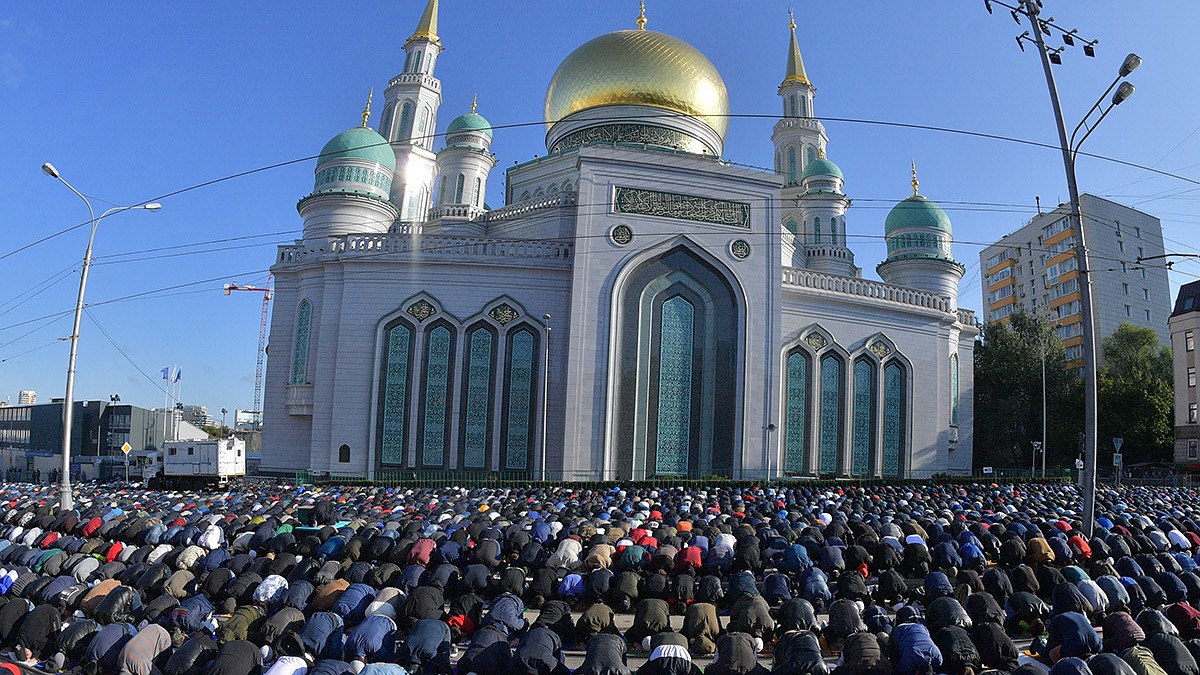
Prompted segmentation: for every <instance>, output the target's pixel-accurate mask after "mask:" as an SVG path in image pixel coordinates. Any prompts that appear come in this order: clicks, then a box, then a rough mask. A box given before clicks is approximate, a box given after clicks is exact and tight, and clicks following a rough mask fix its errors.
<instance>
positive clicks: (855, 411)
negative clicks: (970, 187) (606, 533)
mask: <svg viewBox="0 0 1200 675" xmlns="http://www.w3.org/2000/svg"><path fill="white" fill-rule="evenodd" d="M781 37H782V36H781ZM781 46H782V45H781ZM442 49H443V44H442V40H441V37H440V36H439V35H438V0H428V4H427V6H426V7H425V9H424V12H423V14H422V15H421V17H420V19H419V22H418V24H417V28H416V31H415V32H414V33H413V34H412V36H411V37H409V38H408V40H407V41H406V42H405V44H404V51H405V54H406V58H405V63H404V66H403V70H402V71H401V72H400V73H399V74H398V75H396V76H395V77H393V78H392V79H391V80H390V81H389V82H388V84H387V87H386V89H385V90H384V98H385V100H384V104H383V109H382V114H381V115H380V119H379V126H378V130H375V129H372V128H370V127H369V126H368V123H369V119H370V103H369V102H368V109H367V111H365V112H364V114H363V124H362V126H359V127H355V128H352V129H349V130H347V131H344V132H342V133H340V134H338V135H337V136H334V137H333V139H332V140H330V141H329V142H328V143H327V144H326V145H325V147H324V149H323V150H322V152H321V155H320V158H319V159H318V162H317V165H316V168H315V181H314V185H313V189H312V192H311V193H310V194H308V195H307V196H305V197H303V198H302V199H301V200H300V201H299V204H298V206H297V209H298V211H299V213H300V218H301V219H302V221H303V224H304V229H303V238H302V239H300V240H297V241H296V242H295V243H294V244H291V245H286V246H281V247H280V248H279V250H278V254H277V257H276V259H275V263H274V265H273V267H272V271H273V273H274V275H275V284H276V291H275V308H274V313H273V316H272V319H271V333H270V354H271V356H270V359H269V360H268V364H267V373H266V401H265V405H264V411H263V414H264V442H263V450H262V470H263V471H265V472H275V473H288V472H293V471H296V470H297V469H308V470H310V471H314V472H329V473H330V474H332V475H335V476H347V477H348V476H357V477H367V478H376V479H380V478H386V477H388V476H396V475H404V476H411V475H427V476H438V475H446V476H448V477H451V476H453V477H461V478H464V479H467V478H469V477H471V476H481V475H483V474H488V475H498V476H509V477H512V478H548V479H563V480H596V479H604V480H637V479H650V478H659V479H667V478H680V477H691V478H703V477H710V476H726V477H732V478H741V479H760V478H764V477H767V476H771V477H796V478H811V477H820V478H837V477H847V478H854V477H872V476H882V477H900V478H928V477H930V476H931V475H932V474H934V473H937V472H947V473H963V472H968V471H969V470H970V468H971V453H972V437H971V429H972V382H973V380H972V353H973V344H974V338H975V337H976V335H977V334H978V327H977V324H976V321H975V317H974V315H973V313H972V312H970V311H968V310H964V309H960V308H959V307H958V284H959V281H960V280H961V279H962V276H963V273H964V271H965V270H964V267H963V265H962V264H961V263H959V262H957V261H956V260H955V259H954V258H953V255H952V250H951V244H952V236H951V226H950V219H949V218H948V217H947V215H946V213H945V212H944V211H943V210H942V209H941V208H940V207H939V206H938V205H937V204H936V203H934V202H933V201H931V200H929V199H927V198H926V197H924V196H922V195H921V194H919V191H918V182H917V176H916V170H915V168H914V169H913V180H912V195H911V196H909V197H907V198H905V199H903V200H902V201H900V202H899V203H897V204H896V206H895V207H894V208H893V209H892V210H891V211H890V213H889V214H888V216H887V219H886V221H885V222H884V226H883V227H884V236H885V238H886V242H887V258H886V259H885V260H884V261H883V262H882V263H880V264H879V265H878V266H877V267H876V271H877V273H878V275H879V277H880V278H881V279H883V281H882V282H881V281H874V280H870V279H866V278H863V276H862V270H861V269H860V268H859V267H858V266H856V265H855V262H854V252H853V251H852V250H851V249H850V247H849V246H848V244H847V240H846V231H847V223H846V215H847V208H848V206H849V205H850V198H849V197H848V196H847V193H846V192H845V190H844V180H843V174H842V171H841V169H840V168H839V167H838V166H837V165H836V164H834V163H833V162H832V161H831V160H830V159H829V158H828V157H827V153H826V144H827V141H828V138H827V135H826V132H825V127H824V126H823V125H822V124H821V122H820V121H819V119H818V118H817V117H816V113H815V107H814V104H815V100H814V94H815V89H814V87H813V85H812V82H811V81H810V80H809V78H808V75H807V73H806V72H805V69H804V62H803V60H802V59H801V56H800V49H799V45H798V43H797V40H796V30H795V23H794V22H793V23H792V26H791V42H790V44H789V46H788V49H787V58H786V62H785V66H786V68H785V70H784V71H783V77H782V81H781V83H780V85H779V98H780V118H779V121H778V122H776V123H775V125H774V130H773V132H772V140H773V142H774V145H775V148H776V150H775V157H774V166H775V170H774V172H766V171H760V170H751V169H747V168H742V167H739V166H734V165H732V164H731V163H729V162H727V161H724V160H722V155H723V151H724V140H725V132H726V128H727V126H728V120H729V118H728V113H729V102H728V95H727V92H726V88H725V83H724V81H723V80H722V78H721V75H720V73H719V72H718V71H717V69H716V67H714V66H713V64H712V63H711V62H710V61H709V60H708V59H707V58H706V57H705V56H704V55H703V54H702V53H700V52H699V51H698V50H696V49H695V48H694V47H692V46H691V45H689V44H688V43H686V42H684V41H682V40H680V39H679V38H676V37H673V36H671V35H666V34H664V33H660V32H656V31H653V30H647V29H646V18H645V12H644V10H643V12H642V15H641V16H640V17H639V18H638V20H637V27H636V28H635V29H631V30H618V31H615V32H612V33H607V34H605V35H601V36H599V37H596V38H594V39H592V40H590V41H589V42H587V43H585V44H583V45H582V46H580V47H579V48H577V49H576V50H575V51H574V52H572V53H571V54H569V55H567V57H566V58H565V59H564V60H563V61H562V63H561V65H560V66H559V67H558V70H557V71H556V72H555V73H554V76H553V78H552V79H551V81H550V84H549V87H548V89H547V92H546V101H545V120H546V127H547V131H546V149H547V152H545V153H543V154H541V156H537V155H534V159H532V160H529V161H525V162H524V163H520V164H516V165H514V166H512V167H511V168H509V169H508V170H507V175H506V181H505V190H506V194H505V195H503V199H502V201H503V206H500V207H498V208H493V207H491V206H489V205H488V204H489V202H488V199H487V194H486V190H487V185H488V175H489V172H490V171H491V170H492V169H493V168H494V167H495V165H496V161H497V159H496V156H495V155H493V154H491V153H490V152H489V145H490V143H491V141H492V128H491V126H490V125H489V123H488V121H487V120H486V119H485V118H484V117H483V116H482V115H480V114H479V113H478V112H476V110H475V105H474V104H473V105H472V107H471V111H470V112H466V113H465V114H462V115H459V116H458V117H455V118H454V119H453V120H451V121H450V123H449V124H448V125H446V126H445V127H444V133H439V132H438V131H437V130H438V128H439V127H438V124H437V118H438V112H439V106H440V103H441V91H442V82H441V81H440V80H438V79H437V77H436V76H435V72H436V66H437V62H438V58H439V56H440V55H441V53H442ZM460 86H464V87H465V86H469V83H463V84H462V85H460ZM492 199H493V201H500V200H497V199H496V198H495V196H493V198H492Z"/></svg>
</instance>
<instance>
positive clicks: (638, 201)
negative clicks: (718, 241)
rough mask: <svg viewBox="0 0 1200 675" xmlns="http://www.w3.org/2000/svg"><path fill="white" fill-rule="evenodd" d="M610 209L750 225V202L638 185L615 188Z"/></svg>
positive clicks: (743, 225) (713, 222) (717, 222)
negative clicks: (694, 195) (696, 195)
mask: <svg viewBox="0 0 1200 675" xmlns="http://www.w3.org/2000/svg"><path fill="white" fill-rule="evenodd" d="M613 211H615V212H617V213H632V214H637V215H642V216H660V217H663V218H675V219H678V220H692V221H695V222H698V223H712V224H714V225H732V226H734V227H744V228H747V229H749V227H750V205H749V204H746V203H745V202H734V201H729V200H726V199H712V198H709V197H693V196H691V195H681V194H675V193H673V192H658V191H657V190H643V189H641V188H629V187H618V188H617V189H616V194H615V196H614V199H613Z"/></svg>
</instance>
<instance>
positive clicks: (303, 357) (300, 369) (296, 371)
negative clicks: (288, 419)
mask: <svg viewBox="0 0 1200 675" xmlns="http://www.w3.org/2000/svg"><path fill="white" fill-rule="evenodd" d="M311 323H312V304H311V303H309V301H307V300H304V301H301V303H300V307H299V308H297V310H296V341H295V342H294V343H293V344H294V346H293V348H292V384H308V333H309V327H310V324H311Z"/></svg>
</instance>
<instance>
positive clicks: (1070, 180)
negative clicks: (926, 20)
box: [1021, 0, 1142, 537]
mask: <svg viewBox="0 0 1200 675" xmlns="http://www.w3.org/2000/svg"><path fill="white" fill-rule="evenodd" d="M1039 4H1040V3H1039V2H1036V1H1035V0H1022V3H1021V6H1022V8H1023V9H1024V11H1025V13H1026V14H1027V16H1029V18H1030V23H1031V24H1032V26H1033V37H1034V41H1035V42H1037V45H1038V51H1039V52H1040V54H1039V55H1040V56H1041V60H1042V70H1043V71H1045V75H1046V87H1047V88H1048V89H1049V90H1050V104H1051V106H1052V107H1053V109H1054V121H1055V123H1056V124H1057V126H1058V138H1059V145H1060V147H1061V149H1062V156H1063V168H1064V169H1065V170H1066V174H1067V191H1068V193H1069V195H1070V198H1071V204H1070V207H1071V212H1070V215H1069V220H1070V222H1071V226H1072V227H1073V228H1074V230H1075V267H1076V268H1077V269H1078V271H1079V309H1080V315H1081V316H1080V319H1081V323H1082V325H1083V333H1082V337H1083V344H1082V345H1081V346H1082V350H1081V351H1082V354H1081V356H1082V358H1083V391H1084V394H1083V400H1084V422H1083V455H1084V459H1083V466H1082V470H1081V471H1080V474H1079V482H1080V489H1081V492H1083V518H1082V519H1081V520H1082V521H1083V531H1084V533H1085V534H1086V535H1087V536H1089V537H1090V536H1091V535H1092V531H1093V528H1094V526H1095V521H1096V468H1097V467H1096V462H1097V455H1096V442H1097V437H1098V428H1097V410H1096V409H1097V396H1096V389H1097V386H1096V322H1095V319H1094V317H1093V313H1092V290H1091V281H1090V278H1089V277H1090V267H1089V264H1088V251H1087V240H1086V235H1085V233H1084V229H1083V212H1082V210H1081V209H1080V205H1079V184H1078V182H1077V181H1076V180H1075V158H1076V156H1077V155H1078V153H1079V146H1080V145H1082V144H1083V142H1084V141H1086V140H1087V138H1088V136H1090V135H1091V133H1092V131H1093V130H1095V128H1096V126H1097V125H1099V124H1100V122H1101V121H1102V120H1103V119H1104V118H1105V117H1106V116H1107V115H1108V113H1109V112H1110V111H1111V110H1112V109H1113V108H1114V107H1116V106H1118V105H1120V104H1121V103H1122V102H1123V101H1125V100H1126V99H1128V98H1129V97H1130V96H1132V95H1133V85H1132V84H1129V83H1128V82H1121V80H1123V79H1125V77H1127V76H1128V75H1129V74H1130V73H1132V72H1133V71H1135V70H1137V69H1138V67H1140V66H1141V65H1142V58H1141V57H1140V56H1138V55H1137V54H1129V55H1128V56H1126V57H1125V60H1124V61H1122V62H1121V67H1120V68H1119V69H1118V71H1117V77H1116V78H1115V79H1114V80H1113V81H1112V84H1110V85H1108V89H1106V90H1105V91H1104V93H1103V94H1101V95H1100V98H1099V99H1098V100H1097V101H1096V103H1094V104H1093V105H1092V107H1091V109H1089V110H1088V112H1087V114H1086V115H1084V116H1083V121H1081V122H1080V123H1079V124H1078V126H1076V127H1075V131H1073V132H1072V133H1071V135H1070V136H1069V137H1068V136H1067V126H1066V123H1065V122H1064V121H1063V112H1062V104H1061V103H1060V102H1059V100H1058V87H1057V86H1056V85H1055V83H1054V71H1053V69H1052V68H1051V59H1050V55H1049V52H1048V50H1047V48H1046V43H1045V40H1044V39H1043V36H1042V27H1041V21H1040V20H1039V19H1038V14H1039V13H1040V11H1041V8H1040V7H1039ZM1118 83H1120V85H1121V86H1120V87H1118V86H1117V84H1118ZM1113 88H1116V89H1117V92H1116V94H1115V95H1114V96H1113V98H1112V101H1111V102H1110V104H1109V105H1108V107H1107V108H1103V109H1101V105H1103V103H1104V99H1105V98H1107V97H1108V93H1109V92H1111V91H1112V90H1113ZM1096 110H1100V111H1101V112H1100V117H1099V119H1097V120H1096V121H1095V122H1094V123H1092V124H1091V125H1088V124H1087V120H1088V118H1089V117H1090V116H1091V115H1092V113H1093V112H1095V111H1096ZM1080 129H1086V132H1085V133H1084V134H1083V137H1082V138H1080V139H1079V140H1078V141H1076V140H1075V136H1076V134H1078V133H1079V130H1080Z"/></svg>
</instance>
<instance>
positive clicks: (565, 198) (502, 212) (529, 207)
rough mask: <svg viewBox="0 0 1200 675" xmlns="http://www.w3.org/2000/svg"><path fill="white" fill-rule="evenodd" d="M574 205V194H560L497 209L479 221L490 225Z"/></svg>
mask: <svg viewBox="0 0 1200 675" xmlns="http://www.w3.org/2000/svg"><path fill="white" fill-rule="evenodd" d="M574 204H575V193H574V192H560V193H558V194H556V195H551V196H549V197H544V198H540V199H530V200H526V201H523V202H517V203H516V204H509V205H508V206H505V207H504V208H500V209H496V210H494V211H488V212H487V213H485V214H483V215H482V216H480V218H479V220H480V221H481V222H485V223H490V222H494V221H497V220H508V219H510V218H517V217H519V216H523V215H525V214H526V213H529V212H530V211H537V210H540V209H549V208H553V207H556V206H574Z"/></svg>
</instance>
